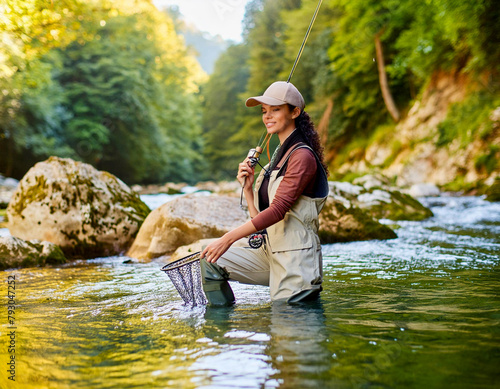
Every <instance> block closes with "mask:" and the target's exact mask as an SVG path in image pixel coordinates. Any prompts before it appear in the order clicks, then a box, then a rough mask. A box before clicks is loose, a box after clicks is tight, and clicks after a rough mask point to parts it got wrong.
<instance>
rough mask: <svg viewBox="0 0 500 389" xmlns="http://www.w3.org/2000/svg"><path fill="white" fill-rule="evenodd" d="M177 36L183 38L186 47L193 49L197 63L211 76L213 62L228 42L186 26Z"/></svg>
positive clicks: (218, 36)
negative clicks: (179, 35)
mask: <svg viewBox="0 0 500 389" xmlns="http://www.w3.org/2000/svg"><path fill="white" fill-rule="evenodd" d="M179 34H181V35H183V36H184V39H185V40H186V45H187V46H188V47H190V48H193V49H194V51H195V56H196V58H197V59H198V62H199V63H200V65H201V67H202V68H203V70H205V72H207V73H208V74H212V72H213V70H214V65H215V61H217V58H219V55H220V54H221V53H222V52H223V51H225V50H226V49H227V47H228V46H229V44H230V42H228V41H226V40H224V39H222V38H221V36H220V35H217V36H211V35H210V34H208V33H206V32H203V31H200V30H198V29H197V28H196V27H195V26H187V25H186V26H185V28H183V29H182V30H181V31H179Z"/></svg>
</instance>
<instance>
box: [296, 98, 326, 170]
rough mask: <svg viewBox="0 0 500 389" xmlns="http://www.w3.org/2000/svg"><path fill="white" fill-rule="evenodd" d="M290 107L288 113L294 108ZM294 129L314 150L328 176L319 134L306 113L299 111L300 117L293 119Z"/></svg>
mask: <svg viewBox="0 0 500 389" xmlns="http://www.w3.org/2000/svg"><path fill="white" fill-rule="evenodd" d="M288 106H289V107H290V112H292V111H293V110H294V108H295V107H294V106H293V105H291V104H288ZM295 127H296V128H297V129H298V130H299V131H300V132H301V133H302V134H303V135H304V138H305V140H306V143H307V144H308V145H309V146H310V147H311V149H313V150H314V152H315V153H316V155H317V156H318V158H319V161H320V162H321V166H323V169H325V172H326V174H327V175H328V166H327V165H326V163H325V156H324V148H323V146H322V145H321V142H320V140H319V134H318V132H317V131H316V128H315V127H314V123H313V122H312V120H311V117H310V116H309V114H308V113H307V112H306V111H301V112H300V115H299V116H298V117H297V118H296V119H295Z"/></svg>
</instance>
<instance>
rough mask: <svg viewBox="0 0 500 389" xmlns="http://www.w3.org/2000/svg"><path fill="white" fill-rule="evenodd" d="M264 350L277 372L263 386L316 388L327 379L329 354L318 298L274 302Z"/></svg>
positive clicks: (323, 314) (323, 315)
mask: <svg viewBox="0 0 500 389" xmlns="http://www.w3.org/2000/svg"><path fill="white" fill-rule="evenodd" d="M269 333H270V336H271V339H270V341H269V344H268V346H267V348H266V353H267V354H268V355H269V357H270V358H271V364H272V366H273V368H274V369H275V370H276V373H275V374H273V375H272V376H271V377H270V380H268V382H267V385H266V387H278V386H279V387H280V388H318V387H321V385H322V384H324V383H326V382H328V381H329V379H328V375H327V374H326V373H328V370H329V369H330V366H331V360H332V357H331V354H330V352H329V350H328V348H327V346H326V341H327V339H328V334H327V331H326V325H325V313H324V308H323V304H322V302H321V300H318V301H315V302H311V303H304V304H300V305H294V306H290V305H287V304H273V306H272V309H271V324H270V328H269Z"/></svg>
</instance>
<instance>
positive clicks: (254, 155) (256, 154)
mask: <svg viewBox="0 0 500 389" xmlns="http://www.w3.org/2000/svg"><path fill="white" fill-rule="evenodd" d="M322 3H323V0H319V1H318V5H317V6H316V10H315V11H314V15H313V17H312V18H311V21H310V23H309V27H308V28H307V31H306V34H305V36H304V39H303V40H302V44H301V45H300V49H299V52H298V53H297V56H296V57H295V62H294V63H293V66H292V70H291V71H290V75H289V76H288V79H287V81H286V82H287V83H289V82H290V80H291V79H292V76H293V73H294V71H295V68H296V67H297V64H298V63H299V61H300V57H301V56H302V52H303V51H304V47H305V46H306V43H307V39H308V38H309V34H310V33H311V30H312V27H313V25H314V22H315V21H316V17H317V16H318V12H319V9H320V8H321V4H322ZM266 133H267V130H266ZM271 137H272V134H267V135H266V137H265V138H264V140H263V141H262V143H260V141H259V146H256V147H255V148H253V149H250V151H249V152H248V155H247V158H248V159H249V165H250V167H255V166H256V165H257V164H259V165H260V163H259V159H260V156H261V155H262V153H263V151H264V148H266V147H267V155H268V158H269V159H271V157H270V155H269V142H270V141H271ZM261 139H262V136H261ZM260 166H261V167H262V168H263V169H264V167H263V166H262V165H260ZM245 184H246V177H245V178H244V179H243V185H242V186H241V196H240V207H241V208H242V209H246V207H245V206H244V205H243V189H244V188H245Z"/></svg>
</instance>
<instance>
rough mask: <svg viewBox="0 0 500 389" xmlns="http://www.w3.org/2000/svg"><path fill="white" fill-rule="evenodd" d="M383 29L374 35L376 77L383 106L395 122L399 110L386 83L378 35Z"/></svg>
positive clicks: (382, 54)
mask: <svg viewBox="0 0 500 389" xmlns="http://www.w3.org/2000/svg"><path fill="white" fill-rule="evenodd" d="M382 32H383V30H381V31H379V32H378V33H377V34H376V35H375V52H376V54H377V67H378V77H379V81H380V89H381V91H382V97H383V98H384V103H385V106H386V107H387V110H388V111H389V113H390V114H391V116H392V118H393V120H394V121H395V122H399V119H400V117H401V116H400V114H399V110H398V108H397V107H396V104H395V103H394V99H393V98H392V94H391V90H390V89H389V84H388V83H387V74H386V72H385V63H384V52H383V50H382V42H380V35H381V34H382Z"/></svg>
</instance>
